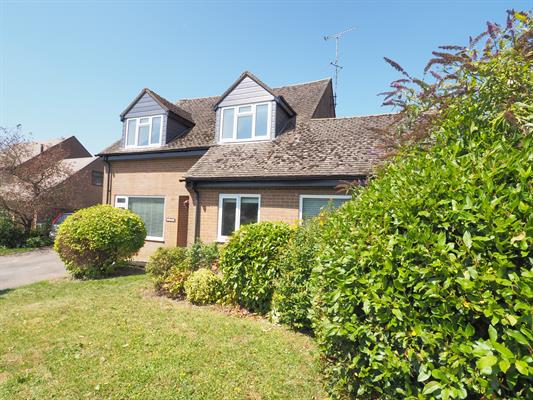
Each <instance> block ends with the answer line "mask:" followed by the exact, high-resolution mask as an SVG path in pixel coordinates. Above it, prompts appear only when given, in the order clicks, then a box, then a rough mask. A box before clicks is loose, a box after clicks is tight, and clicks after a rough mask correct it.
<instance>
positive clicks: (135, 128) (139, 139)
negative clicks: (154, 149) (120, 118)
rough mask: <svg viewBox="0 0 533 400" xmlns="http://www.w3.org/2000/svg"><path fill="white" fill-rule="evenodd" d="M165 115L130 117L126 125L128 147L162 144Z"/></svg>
mask: <svg viewBox="0 0 533 400" xmlns="http://www.w3.org/2000/svg"><path fill="white" fill-rule="evenodd" d="M162 121H163V116H161V115H157V116H153V117H142V118H128V120H127V126H126V147H148V146H160V145H161V132H162V131H161V128H162V125H163V124H162Z"/></svg>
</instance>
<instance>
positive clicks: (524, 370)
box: [514, 360, 529, 375]
mask: <svg viewBox="0 0 533 400" xmlns="http://www.w3.org/2000/svg"><path fill="white" fill-rule="evenodd" d="M514 365H515V367H516V369H517V370H518V372H520V373H521V374H522V375H528V370H529V368H528V366H527V363H526V362H525V361H522V360H517V361H516V362H515V363H514Z"/></svg>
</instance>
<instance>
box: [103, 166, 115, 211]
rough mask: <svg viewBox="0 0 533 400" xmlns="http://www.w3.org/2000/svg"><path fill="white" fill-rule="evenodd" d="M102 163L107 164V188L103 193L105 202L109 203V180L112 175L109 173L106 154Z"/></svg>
mask: <svg viewBox="0 0 533 400" xmlns="http://www.w3.org/2000/svg"><path fill="white" fill-rule="evenodd" d="M104 163H105V164H106V165H107V188H106V194H105V203H106V204H110V203H109V200H110V197H111V180H112V179H113V175H112V174H111V163H110V162H109V160H108V156H104Z"/></svg>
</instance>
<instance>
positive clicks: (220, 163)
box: [186, 114, 397, 180]
mask: <svg viewBox="0 0 533 400" xmlns="http://www.w3.org/2000/svg"><path fill="white" fill-rule="evenodd" d="M396 121H397V114H383V115H373V116H361V117H347V118H318V119H309V120H307V121H304V122H302V123H299V124H296V126H295V127H294V128H293V129H291V130H289V131H287V132H286V133H284V134H283V135H280V136H278V137H277V138H276V139H275V140H273V141H269V142H255V143H239V144H231V145H226V144H223V145H216V146H212V147H211V148H210V149H209V150H208V151H207V153H206V154H205V155H204V156H202V158H201V159H200V160H199V161H198V162H197V163H196V164H195V165H194V166H193V167H192V168H191V169H190V170H189V171H188V172H187V174H186V178H187V179H188V180H241V179H269V178H284V179H285V178H303V177H307V178H309V177H313V178H315V177H317V178H318V177H331V176H337V177H343V176H345V177H355V176H367V175H369V174H370V173H371V172H372V168H373V167H374V166H375V165H376V164H377V163H378V162H379V160H380V159H381V156H382V155H383V152H384V145H385V142H384V139H383V134H382V133H381V132H380V131H381V130H387V129H388V128H390V127H391V125H393V124H394V123H395V122H396Z"/></svg>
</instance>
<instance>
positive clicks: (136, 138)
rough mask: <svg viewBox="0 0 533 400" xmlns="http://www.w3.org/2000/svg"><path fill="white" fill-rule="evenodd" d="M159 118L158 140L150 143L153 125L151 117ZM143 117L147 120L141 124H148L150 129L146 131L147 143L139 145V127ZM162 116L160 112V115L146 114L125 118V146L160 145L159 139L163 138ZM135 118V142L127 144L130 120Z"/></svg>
mask: <svg viewBox="0 0 533 400" xmlns="http://www.w3.org/2000/svg"><path fill="white" fill-rule="evenodd" d="M158 117H159V118H161V124H160V125H159V142H157V143H151V140H152V127H153V123H152V122H153V119H154V118H158ZM144 118H148V119H149V122H148V123H147V124H146V123H145V124H142V126H147V125H148V126H149V127H150V131H149V132H148V144H147V145H143V146H141V145H139V128H140V126H141V119H144ZM163 118H164V115H163V114H161V115H151V116H146V117H136V118H128V119H127V120H126V138H125V139H126V140H125V142H124V144H125V147H129V148H131V147H158V146H161V140H163ZM133 120H135V143H134V144H130V145H128V132H129V126H130V121H133Z"/></svg>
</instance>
